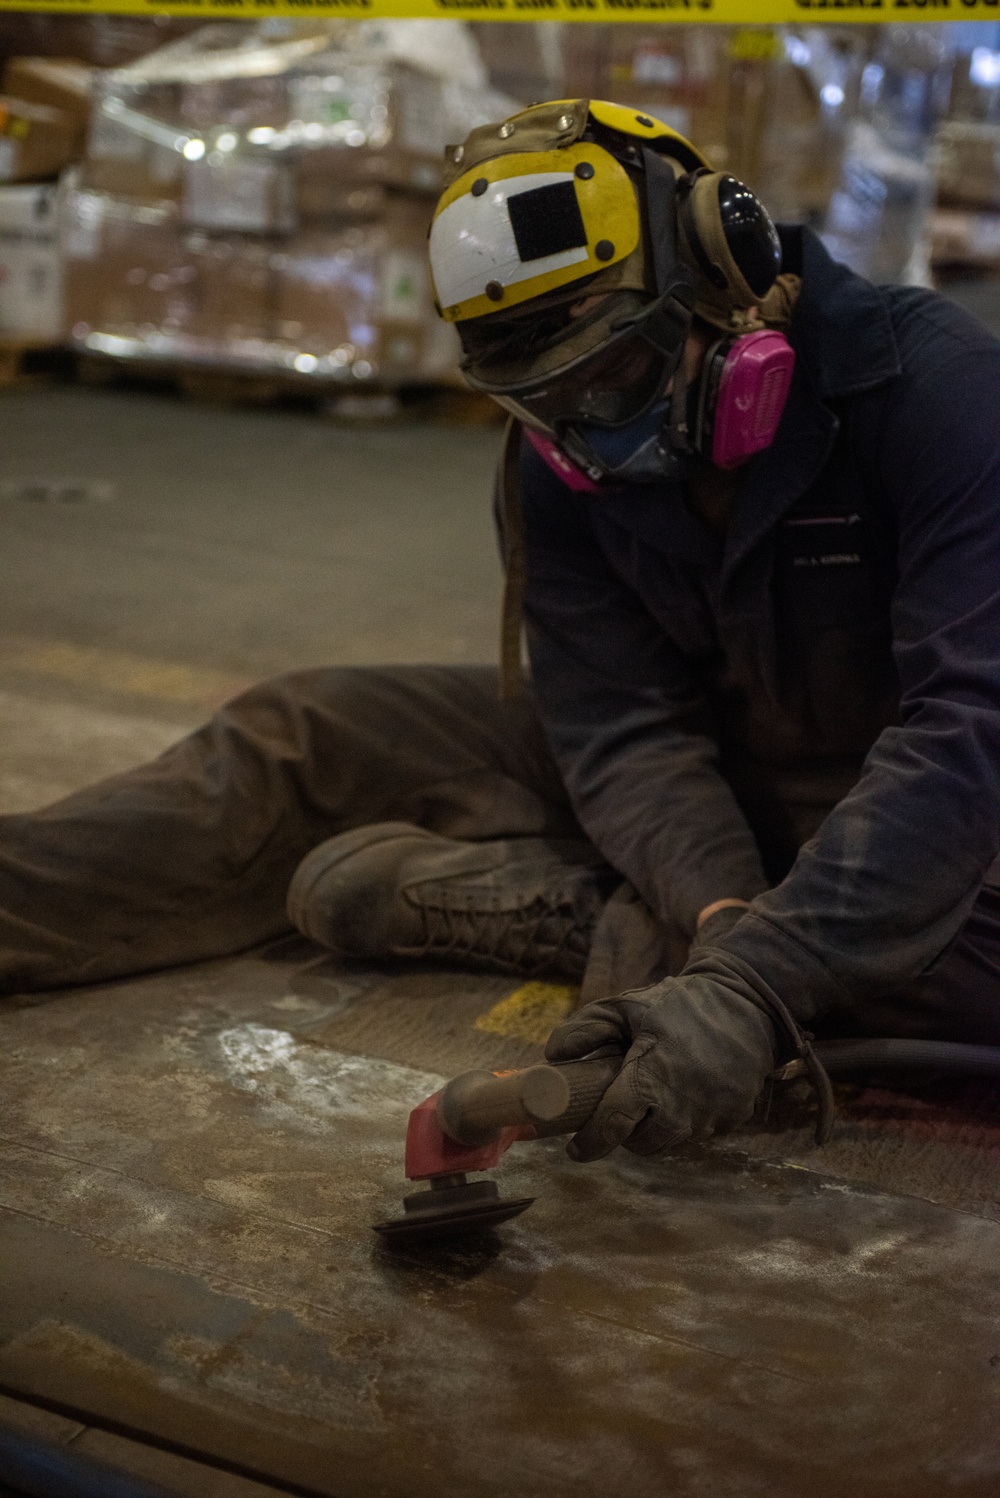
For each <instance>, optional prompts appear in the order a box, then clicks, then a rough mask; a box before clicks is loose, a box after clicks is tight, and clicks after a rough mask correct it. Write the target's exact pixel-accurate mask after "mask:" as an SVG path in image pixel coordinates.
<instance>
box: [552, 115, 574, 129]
mask: <svg viewBox="0 0 1000 1498" xmlns="http://www.w3.org/2000/svg"><path fill="white" fill-rule="evenodd" d="M572 123H573V116H572V115H571V114H561V115H560V116H559V118H558V119H557V120H556V128H557V129H559V130H568V129H569V128H570V126H571V125H572Z"/></svg>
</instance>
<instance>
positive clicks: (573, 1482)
mask: <svg viewBox="0 0 1000 1498" xmlns="http://www.w3.org/2000/svg"><path fill="white" fill-rule="evenodd" d="M515 987H516V985H515V984H513V983H510V984H507V985H506V986H504V984H503V983H502V981H501V980H495V979H477V978H460V977H459V976H457V975H454V974H452V975H450V977H448V978H447V979H446V980H442V982H441V983H440V984H439V985H437V987H436V988H434V985H433V984H428V981H427V979H426V977H424V978H419V979H417V978H415V977H414V975H412V974H405V973H403V974H398V975H392V974H386V973H383V974H368V975H365V974H363V973H357V972H355V973H351V972H347V971H346V970H345V971H340V970H338V969H336V968H335V967H334V966H333V965H332V964H331V963H325V964H324V963H317V962H316V960H315V957H314V956H310V957H309V960H308V961H307V962H305V963H304V959H303V953H302V951H301V949H297V948H296V947H295V946H294V944H292V945H290V946H289V947H287V948H285V949H282V950H278V951H276V952H273V953H272V954H270V955H267V954H265V955H263V956H250V957H246V958H242V959H238V960H233V961H231V962H227V963H219V964H212V965H205V966H204V967H201V968H197V969H191V970H187V971H184V972H179V973H167V974H159V975H155V976H152V977H149V978H146V979H142V980H137V981H134V982H129V983H119V984H113V985H108V986H105V987H102V988H95V989H90V990H79V991H77V992H75V993H67V994H63V995H60V996H56V997H52V998H49V999H46V1000H43V1001H38V1002H35V1001H31V1002H28V1003H25V1004H23V1005H18V1004H17V1003H16V1002H14V1003H11V1002H7V1003H4V1004H0V1096H2V1098H3V1105H2V1107H3V1111H2V1128H0V1133H2V1144H0V1264H2V1266H3V1279H2V1292H0V1387H4V1388H6V1389H8V1390H10V1391H15V1392H19V1393H22V1394H27V1395H30V1396H32V1397H35V1398H40V1399H44V1400H47V1401H49V1402H52V1403H54V1404H56V1405H58V1406H60V1407H61V1408H64V1409H67V1410H75V1411H79V1412H81V1413H82V1414H86V1415H87V1416H89V1417H90V1419H91V1420H92V1421H93V1420H95V1419H96V1420H97V1421H101V1420H105V1421H107V1422H111V1423H114V1424H115V1425H116V1426H118V1427H119V1428H121V1427H125V1428H128V1429H131V1430H134V1431H136V1432H143V1433H146V1434H148V1435H150V1436H151V1437H153V1438H154V1439H156V1440H160V1441H165V1442H169V1443H171V1444H173V1445H175V1446H178V1447H180V1448H184V1449H188V1450H193V1451H203V1452H207V1453H210V1454H211V1455H212V1456H213V1457H215V1458H217V1459H219V1460H222V1461H225V1462H228V1463H230V1464H232V1465H233V1466H236V1467H238V1468H239V1469H240V1470H243V1471H247V1472H253V1473H256V1474H258V1475H260V1476H261V1477H262V1478H265V1479H267V1478H270V1479H272V1480H280V1481H284V1482H288V1483H295V1484H298V1485H299V1486H300V1487H301V1488H303V1489H305V1490H308V1491H311V1492H315V1493H317V1494H322V1495H325V1498H424V1495H426V1498H431V1495H434V1498H437V1495H440V1494H449V1495H452V1494H454V1495H461V1498H510V1495H514V1494H516V1495H517V1498H563V1495H565V1498H569V1495H573V1498H608V1495H609V1494H617V1493H625V1492H627V1493H628V1494H629V1495H630V1498H667V1495H671V1498H673V1495H679V1498H689V1495H690V1498H703V1495H704V1498H709V1495H711V1498H747V1495H755V1494H761V1495H764V1494H767V1495H768V1498H802V1495H803V1494H806V1493H808V1494H810V1495H815V1498H842V1495H843V1494H844V1493H846V1492H849V1493H851V1494H852V1495H858V1498H867V1495H872V1498H875V1495H876V1494H877V1495H879V1498H896V1495H899V1498H903V1495H906V1498H925V1495H926V1498H932V1495H933V1498H939V1495H940V1494H941V1493H942V1492H947V1493H949V1494H955V1495H963V1498H965V1495H968V1498H978V1495H980V1494H981V1495H983V1498H986V1495H990V1498H993V1495H995V1494H996V1492H997V1491H998V1489H1000V1434H998V1431H1000V1420H998V1413H1000V1322H998V1311H1000V1287H998V1285H997V1280H996V1263H997V1260H998V1256H1000V1224H998V1223H996V1222H994V1221H991V1220H989V1219H988V1218H987V1217H985V1216H980V1215H977V1214H976V1213H974V1212H958V1211H955V1210H952V1209H951V1208H949V1207H947V1206H945V1205H941V1204H939V1203H934V1202H929V1201H925V1200H920V1199H917V1198H915V1197H912V1196H902V1195H894V1194H892V1193H891V1192H889V1191H886V1190H884V1189H883V1190H876V1189H873V1188H872V1187H871V1186H863V1185H858V1184H857V1183H855V1182H852V1181H850V1180H848V1179H844V1178H840V1179H838V1178H836V1177H835V1176H833V1175H824V1174H823V1173H821V1172H820V1171H819V1170H810V1169H803V1168H801V1165H798V1166H795V1165H789V1164H782V1163H780V1161H777V1160H763V1159H758V1160H747V1159H746V1158H744V1157H743V1156H741V1155H739V1154H737V1153H734V1152H731V1153H725V1152H720V1151H715V1152H698V1151H689V1152H686V1153H683V1154H678V1155H675V1156H672V1157H669V1158H666V1159H662V1160H656V1161H653V1160H647V1161H642V1160H637V1159H633V1158H632V1157H630V1156H628V1155H626V1154H624V1153H622V1152H619V1156H618V1157H616V1158H613V1159H611V1160H608V1161H604V1162H600V1163H598V1164H595V1165H590V1166H585V1167H582V1166H575V1165H572V1164H571V1163H570V1162H569V1161H568V1160H567V1159H566V1157H565V1155H564V1153H563V1151H562V1147H561V1144H560V1142H559V1141H557V1140H550V1141H546V1142H545V1143H542V1144H535V1145H527V1146H519V1147H517V1148H516V1149H515V1150H514V1151H513V1152H512V1153H511V1154H510V1155H509V1156H508V1157H507V1158H506V1160H505V1162H504V1164H503V1166H502V1168H501V1172H500V1173H499V1174H500V1176H501V1177H502V1181H501V1184H502V1187H503V1189H505V1190H508V1191H509V1192H510V1193H511V1194H513V1195H535V1196H537V1197H538V1198H539V1200H538V1203H537V1205H536V1206H535V1207H534V1208H532V1210H531V1211H530V1212H529V1213H528V1214H527V1215H526V1216H525V1217H523V1218H521V1219H519V1220H518V1222H517V1223H516V1224H513V1225H510V1226H509V1227H507V1228H504V1229H503V1230H501V1231H500V1232H499V1233H498V1234H497V1235H496V1236H495V1237H494V1238H492V1239H490V1240H488V1241H486V1242H484V1243H482V1244H480V1245H479V1246H475V1247H465V1248H453V1249H450V1250H449V1249H436V1250H434V1249H429V1248H428V1249H424V1250H419V1251H410V1252H407V1253H404V1254H393V1253H391V1252H389V1251H387V1250H386V1249H385V1248H384V1246H383V1245H382V1244H381V1243H380V1242H379V1240H378V1239H377V1238H376V1237H375V1236H374V1235H373V1234H372V1233H371V1231H370V1226H369V1225H370V1223H371V1222H373V1221H375V1220H378V1219H381V1218H384V1217H385V1216H387V1215H390V1214H392V1213H394V1212H396V1211H398V1204H399V1198H400V1195H401V1190H402V1179H401V1153H402V1150H401V1146H402V1137H403V1130H404V1127H405V1122H406V1116H407V1112H408V1110H409V1108H410V1107H411V1106H412V1105H413V1104H414V1103H415V1102H417V1101H419V1100H420V1098H422V1097H423V1096H425V1095H426V1094H427V1092H428V1091H430V1090H432V1089H433V1088H434V1087H435V1086H436V1085H438V1082H439V1080H440V1072H439V1071H438V1070H437V1069H436V1068H435V1066H434V1065H431V1064H429V1059H428V1058H429V1057H430V1056H431V1054H432V1051H433V1048H432V1047H431V1048H428V1047H427V1046H423V1045H422V1046H421V1047H417V1049H418V1050H421V1049H422V1051H423V1055H422V1056H411V1058H410V1063H409V1064H404V1061H403V1060H402V1059H400V1057H399V1054H398V1053H399V1052H400V1050H401V1049H405V1045H404V1039H405V1037H404V1038H402V1039H401V1032H400V1026H402V1025H403V1020H404V1019H405V1006H406V1004H407V1003H410V1004H411V1005H413V1006H420V1005H425V1006H431V1007H433V1006H434V1005H435V1004H436V1005H437V1006H438V1008H437V1010H436V1011H435V1013H436V1014H437V1016H438V1022H439V1023H440V1024H441V1025H443V1026H445V1027H446V1028H447V1025H448V1024H449V1023H450V1025H451V1032H450V1033H451V1040H450V1042H449V1046H450V1049H449V1046H445V1045H444V1044H443V1037H442V1038H441V1039H440V1042H439V1044H440V1049H439V1055H440V1057H441V1058H442V1059H448V1061H449V1062H451V1061H453V1060H457V1059H458V1058H460V1057H464V1056H465V1055H466V1054H468V1055H469V1056H471V1057H473V1059H474V1061H475V1062H476V1064H482V1063H483V1062H484V1061H486V1062H489V1061H492V1060H494V1053H491V1052H488V1051H487V1050H485V1049H484V1048H485V1047H488V1046H491V1045H492V1046H495V1047H497V1048H498V1049H497V1051H496V1052H495V1057H496V1058H499V1059H503V1057H504V1056H507V1055H509V1054H510V1050H509V1048H510V1047H512V1046H515V1045H516V1046H519V1047H523V1048H524V1057H525V1059H532V1058H533V1055H534V1054H536V1053H537V1052H536V1051H533V1050H532V1047H531V1046H530V1045H529V1043H528V1042H526V1041H524V1040H520V1039H512V1038H511V1037H510V1036H509V1035H505V1036H504V1035H497V1034H494V1033H493V1032H491V1031H489V1030H488V1029H487V1030H483V1029H482V1028H479V1029H476V1026H475V1021H476V1019H477V1017H480V1016H482V1015H486V1014H489V1013H490V1012H491V1011H492V1010H494V1009H495V1006H496V1005H497V1004H498V1003H501V1002H502V1000H503V995H504V994H505V993H507V994H509V993H510V992H511V991H512V990H513V989H514V988H515ZM432 989H433V990H434V991H433V992H432V991H431V990H432ZM393 1014H395V1015H396V1017H397V1025H396V1030H395V1032H392V1031H391V1028H390V1019H391V1016H392V1015H393ZM449 1014H450V1015H451V1019H450V1021H449V1019H448V1015H449ZM378 1016H381V1022H380V1023H376V1020H377V1018H378ZM348 1022H349V1023H348ZM413 1023H414V1033H417V1032H418V1031H419V1028H420V1027H419V1026H417V1025H416V1015H415V1014H414V1018H413ZM404 1028H405V1027H404ZM425 1028H426V1027H425ZM366 1037H367V1041H368V1042H370V1044H369V1053H368V1054H366V1053H365V1051H364V1043H365V1042H366ZM349 1042H353V1043H349ZM463 1047H468V1050H467V1051H465V1050H463ZM505 1048H506V1049H505ZM379 1052H381V1054H378V1053H379ZM459 1064H472V1063H469V1062H463V1061H461V1060H459ZM819 1163H821V1162H817V1164H819Z"/></svg>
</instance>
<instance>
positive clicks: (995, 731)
mask: <svg viewBox="0 0 1000 1498" xmlns="http://www.w3.org/2000/svg"><path fill="white" fill-rule="evenodd" d="M911 316H912V314H911ZM918 316H921V315H918ZM918 333H919V336H918V337H917V339H916V340H915V339H914V338H913V336H912V334H913V330H912V328H911V330H910V334H911V336H910V346H911V348H912V347H913V344H914V342H916V344H917V349H918V353H919V357H918V358H915V359H914V360H913V361H912V362H913V363H914V364H915V365H916V370H915V371H914V369H913V367H912V366H911V368H910V369H909V370H905V369H904V375H903V377H902V379H901V380H900V381H899V382H898V384H897V386H896V387H895V388H894V390H893V391H892V392H891V394H890V396H889V397H888V399H886V400H885V402H884V407H883V410H882V419H881V426H880V435H881V440H880V441H879V438H877V437H875V438H873V442H874V443H877V444H878V448H879V450H878V452H877V453H874V454H871V455H870V460H869V463H868V467H869V469H870V472H871V475H872V477H873V479H874V480H875V481H876V482H880V483H881V484H882V486H883V492H884V494H885V495H886V497H887V499H888V501H889V503H890V505H891V508H892V510H893V511H894V512H895V515H896V517H897V521H898V535H899V541H898V561H899V581H898V585H897V589H896V593H895V597H894V602H893V614H892V625H893V642H894V644H893V649H894V654H895V659H896V664H897V669H898V672H899V679H900V684H901V710H900V722H899V724H898V726H894V727H890V728H887V729H886V730H885V731H884V732H883V733H882V734H881V735H880V736H879V738H878V739H877V740H876V742H875V744H874V745H873V747H872V749H871V751H870V752H869V754H868V756H867V758H866V761H865V765H864V768H863V772H862V775H861V777H860V779H859V780H858V782H857V783H856V785H855V787H854V788H853V790H852V791H851V792H850V794H849V795H848V796H847V797H846V798H845V799H844V800H843V801H841V802H840V803H839V804H838V805H837V806H836V807H835V808H834V809H833V811H832V812H831V813H830V815H829V816H828V817H827V819H826V820H825V822H824V823H823V825H822V827H821V828H820V830H819V833H818V834H817V836H816V837H815V838H814V839H813V840H812V841H811V842H809V843H807V844H806V845H805V847H804V848H803V849H802V851H801V852H800V854H799V857H798V859H797V861H796V862H795V864H794V865H793V867H792V869H791V871H790V872H789V874H788V876H787V878H786V879H785V880H784V881H783V882H782V883H781V884H780V885H778V886H777V887H776V888H775V889H773V890H771V891H768V892H766V893H764V894H762V895H761V896H760V897H759V898H758V899H756V900H755V901H754V903H753V906H752V907H751V910H750V911H749V912H748V914H747V915H746V916H745V917H744V918H743V919H742V920H741V921H740V922H739V924H738V925H737V926H736V927H734V929H733V930H732V931H731V932H730V933H728V935H727V936H726V937H724V938H723V939H722V941H721V942H720V943H719V945H720V946H722V947H723V948H725V949H727V950H728V951H730V952H732V953H734V954H736V955H738V956H740V957H742V958H743V959H744V960H745V961H746V962H748V963H749V964H750V965H751V966H752V967H753V968H754V969H755V970H756V971H757V972H758V973H759V974H760V975H761V976H762V977H763V978H765V979H766V980H767V981H768V982H769V983H771V985H772V986H773V987H774V988H775V989H776V991H777V992H778V993H779V994H781V996H782V997H783V998H784V999H785V1002H786V1003H788V1004H789V1005H790V1006H794V1008H795V1012H796V1013H798V1014H800V1015H803V1016H804V1017H809V1015H810V1014H815V1013H817V1012H822V1010H823V1009H825V1008H828V1007H830V1005H831V1004H834V1003H836V1002H837V1001H838V998H841V997H842V996H843V995H845V994H846V995H849V996H850V998H851V999H852V1000H854V1001H857V999H859V998H860V999H862V1000H863V999H864V997H865V995H866V994H874V993H878V992H881V993H887V992H891V991H892V990H894V989H896V988H898V987H900V986H902V985H903V984H904V983H905V982H906V981H907V980H909V979H912V978H914V977H916V976H917V975H919V974H920V973H922V972H924V971H926V970H928V969H929V968H930V967H932V966H933V965H934V963H935V961H936V959H938V958H939V957H941V956H942V955H943V954H944V952H945V951H946V950H947V947H948V946H949V944H950V943H951V941H952V940H953V939H954V937H955V936H956V935H957V934H958V932H959V930H960V929H961V927H962V925H963V924H964V923H965V921H966V919H967V917H968V916H969V914H970V912H971V910H972V907H973V905H974V903H975V901H976V897H977V895H978V893H979V890H980V888H981V886H982V883H983V879H984V875H985V874H986V871H987V869H988V868H989V866H990V864H991V862H992V861H993V859H994V858H995V857H996V856H997V853H998V852H1000V402H998V401H997V399H996V392H997V391H998V390H1000V345H997V344H993V343H992V341H987V339H986V337H985V335H983V338H982V339H981V340H977V341H975V342H973V343H972V345H971V347H970V345H969V343H968V342H966V341H963V340H962V339H961V338H959V337H957V336H955V335H953V334H950V333H947V332H945V331H943V330H942V329H940V328H939V327H938V326H937V325H936V323H935V322H934V320H933V318H932V316H927V315H922V323H921V326H920V327H919V329H918ZM998 1002H1000V1000H998Z"/></svg>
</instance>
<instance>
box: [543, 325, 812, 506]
mask: <svg viewBox="0 0 1000 1498" xmlns="http://www.w3.org/2000/svg"><path fill="white" fill-rule="evenodd" d="M794 367H795V355H794V353H793V351H792V348H791V346H790V344H789V343H788V340H787V339H786V338H785V336H784V335H783V334H782V333H778V332H775V331H773V330H771V329H763V330H761V331H758V332H754V333H745V334H743V335H741V336H740V337H738V338H721V339H719V340H717V341H716V342H715V343H714V344H713V345H711V346H710V347H709V349H708V350H707V352H706V354H705V359H704V364H703V366H702V371H701V374H700V376H699V377H698V379H697V380H696V381H694V382H693V383H692V384H691V385H684V386H683V387H682V390H681V391H680V392H678V393H677V395H676V396H675V395H674V394H671V395H668V396H666V397H664V398H661V399H660V400H658V401H655V402H654V403H653V405H652V406H651V407H650V408H649V410H648V411H647V412H646V413H645V414H644V415H643V416H642V417H640V418H639V419H638V420H635V421H631V422H628V423H627V424H625V425H622V426H618V427H604V428H602V427H597V426H593V425H590V424H588V423H580V424H576V423H570V424H567V425H566V427H565V429H564V430H563V432H562V434H561V435H549V434H547V433H545V432H542V431H539V430H537V429H535V428H533V427H530V426H527V425H526V427H525V435H526V436H527V438H528V440H529V442H530V443H531V445H532V446H533V447H534V448H535V450H536V451H537V452H538V453H539V454H540V455H541V456H542V457H543V458H544V459H545V461H546V462H547V463H548V465H549V467H550V468H552V469H553V470H554V471H555V472H556V473H557V474H558V475H559V477H560V478H561V479H562V480H563V482H564V483H565V484H567V486H568V487H569V488H571V489H574V490H576V491H578V492H591V493H596V492H599V491H600V490H601V489H602V488H606V487H610V486H615V487H619V486H621V485H624V484H654V483H659V484H663V483H680V482H682V481H683V480H684V479H685V478H686V477H687V476H688V475H689V474H690V473H691V471H692V466H693V462H694V461H695V460H697V459H701V460H703V461H707V462H709V463H711V464H713V465H714V466H715V467H716V468H723V469H734V468H739V467H740V466H741V465H742V464H744V463H745V462H747V461H748V459H750V458H752V457H753V456H754V454H755V453H758V452H761V451H762V450H763V449H764V448H765V447H769V446H770V444H771V443H772V442H773V440H774V437H775V433H776V432H777V430H778V424H779V422H780V420H781V415H782V412H783V411H784V408H785V402H786V400H787V398H788V391H789V388H790V386H791V380H792V373H793V370H794Z"/></svg>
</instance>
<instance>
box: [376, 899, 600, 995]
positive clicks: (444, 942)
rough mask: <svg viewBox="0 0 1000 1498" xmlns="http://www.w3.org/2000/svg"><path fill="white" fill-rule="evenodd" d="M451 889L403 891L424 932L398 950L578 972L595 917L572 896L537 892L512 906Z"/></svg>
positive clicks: (496, 967) (507, 969)
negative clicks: (552, 897)
mask: <svg viewBox="0 0 1000 1498" xmlns="http://www.w3.org/2000/svg"><path fill="white" fill-rule="evenodd" d="M456 894H457V892H455V891H450V892H449V896H448V898H447V899H445V898H443V897H441V896H438V897H435V896H434V895H433V894H431V893H429V892H427V893H425V892H424V891H421V893H420V895H419V897H418V898H414V896H413V894H412V893H411V892H409V891H408V892H407V900H408V902H409V903H410V904H411V905H412V906H413V907H414V909H416V910H417V911H419V913H420V917H421V923H422V926H423V931H422V935H421V940H420V941H419V942H418V943H416V944H415V945H413V946H410V947H401V948H398V949H397V950H398V951H399V953H400V955H402V956H408V957H409V956H412V957H426V956H434V957H436V958H445V959H447V958H454V959H456V960H460V961H461V962H463V963H466V964H467V963H472V964H473V965H475V966H477V967H484V968H490V969H492V970H493V971H494V972H496V971H500V972H503V973H516V974H519V975H521V976H525V977H532V976H534V975H535V974H537V973H544V972H551V971H558V972H559V973H561V974H563V975H569V976H572V977H582V976H583V971H584V968H585V966H586V962H587V952H588V950H589V947H590V938H591V935H592V934H593V928H594V919H593V917H588V916H587V915H585V914H582V913H581V911H580V910H579V908H578V906H577V904H576V903H574V902H573V901H570V900H554V901H553V900H548V899H543V898H541V897H537V898H535V899H533V900H531V901H530V903H528V904H525V905H521V906H515V907H513V908H511V907H510V906H504V907H501V905H500V903H499V902H497V903H496V904H495V905H493V904H492V903H490V902H483V901H482V900H481V899H480V900H473V899H468V900H462V899H460V898H456Z"/></svg>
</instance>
